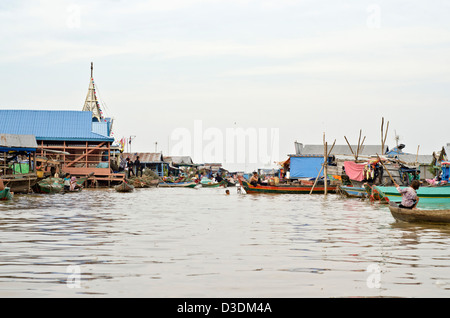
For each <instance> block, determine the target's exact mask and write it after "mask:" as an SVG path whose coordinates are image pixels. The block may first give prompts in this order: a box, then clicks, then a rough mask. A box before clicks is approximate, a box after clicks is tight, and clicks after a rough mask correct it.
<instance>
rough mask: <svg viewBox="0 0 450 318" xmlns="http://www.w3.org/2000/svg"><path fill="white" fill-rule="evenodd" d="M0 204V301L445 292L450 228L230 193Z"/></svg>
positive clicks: (299, 198)
mask: <svg viewBox="0 0 450 318" xmlns="http://www.w3.org/2000/svg"><path fill="white" fill-rule="evenodd" d="M229 190H230V195H225V190H224V189H205V188H203V189H174V188H150V189H136V190H135V191H134V192H133V193H117V192H115V191H114V190H113V189H85V190H83V191H82V192H80V193H72V194H65V195H63V194H56V195H40V194H31V195H16V196H15V198H14V200H13V201H11V202H0V297H157V298H159V297H164V298H166V297H167V298H168V297H183V298H184V297H186V298H191V297H192V298H193V297H200V298H203V297H214V298H218V297H237V298H241V297H272V298H278V297H286V298H302V297H449V296H450V255H449V249H448V246H449V244H450V226H445V225H444V226H436V225H409V224H405V223H397V222H395V220H394V219H393V218H392V216H391V214H390V212H389V209H388V207H387V206H385V205H380V204H378V203H371V202H370V201H367V200H366V201H363V200H360V199H347V198H342V197H340V196H338V195H334V194H331V195H328V196H327V197H324V196H323V195H289V194H287V195H264V194H260V195H246V194H238V193H237V190H236V188H229Z"/></svg>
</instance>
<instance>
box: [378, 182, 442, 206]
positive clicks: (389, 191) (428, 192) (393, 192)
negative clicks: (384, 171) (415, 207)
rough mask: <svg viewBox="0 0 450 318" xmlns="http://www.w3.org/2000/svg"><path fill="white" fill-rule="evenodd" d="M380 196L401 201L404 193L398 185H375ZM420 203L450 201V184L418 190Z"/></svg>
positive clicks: (388, 199)
mask: <svg viewBox="0 0 450 318" xmlns="http://www.w3.org/2000/svg"><path fill="white" fill-rule="evenodd" d="M374 188H375V190H377V191H378V193H379V194H380V196H381V197H382V198H384V199H386V200H387V201H401V200H402V195H401V194H400V193H399V192H398V191H397V188H396V187H393V186H392V187H381V186H374ZM417 196H418V197H419V205H420V204H423V203H450V186H437V187H433V186H424V187H420V188H419V189H418V190H417Z"/></svg>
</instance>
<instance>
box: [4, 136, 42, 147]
mask: <svg viewBox="0 0 450 318" xmlns="http://www.w3.org/2000/svg"><path fill="white" fill-rule="evenodd" d="M0 147H5V148H26V149H36V148H37V143H36V138H35V137H34V135H12V134H0Z"/></svg>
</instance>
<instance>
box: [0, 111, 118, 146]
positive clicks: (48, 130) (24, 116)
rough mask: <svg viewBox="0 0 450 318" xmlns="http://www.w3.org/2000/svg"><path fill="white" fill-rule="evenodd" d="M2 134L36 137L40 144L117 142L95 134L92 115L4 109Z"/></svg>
mask: <svg viewBox="0 0 450 318" xmlns="http://www.w3.org/2000/svg"><path fill="white" fill-rule="evenodd" d="M0 133H3V134H18V135H35V136H36V140H77V141H114V138H110V137H107V136H102V135H100V134H97V133H94V132H93V131H92V112H88V111H73V110H8V109H7V110H4V109H0Z"/></svg>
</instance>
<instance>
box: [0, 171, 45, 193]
mask: <svg viewBox="0 0 450 318" xmlns="http://www.w3.org/2000/svg"><path fill="white" fill-rule="evenodd" d="M2 180H3V183H4V184H5V187H8V188H10V191H11V192H14V193H30V192H33V190H32V188H33V186H34V185H35V184H36V182H37V180H38V178H37V175H36V174H35V173H29V174H23V175H14V176H12V177H5V176H3V177H2Z"/></svg>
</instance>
